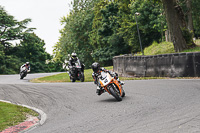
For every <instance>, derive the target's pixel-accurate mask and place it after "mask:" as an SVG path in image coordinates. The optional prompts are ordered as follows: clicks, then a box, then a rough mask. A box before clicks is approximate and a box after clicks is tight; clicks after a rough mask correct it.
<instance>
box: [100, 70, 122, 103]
mask: <svg viewBox="0 0 200 133" xmlns="http://www.w3.org/2000/svg"><path fill="white" fill-rule="evenodd" d="M98 80H99V82H100V84H101V87H103V88H104V90H105V91H107V92H108V93H109V94H111V95H112V96H113V97H115V98H116V99H117V100H118V101H122V97H124V96H125V91H124V89H123V87H122V85H121V84H120V83H119V82H118V81H117V80H116V79H115V78H114V77H112V76H111V75H110V74H109V73H108V72H101V75H99V76H98Z"/></svg>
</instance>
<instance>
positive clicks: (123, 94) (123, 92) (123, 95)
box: [122, 88, 125, 97]
mask: <svg viewBox="0 0 200 133" xmlns="http://www.w3.org/2000/svg"><path fill="white" fill-rule="evenodd" d="M122 97H125V91H124V89H123V88H122Z"/></svg>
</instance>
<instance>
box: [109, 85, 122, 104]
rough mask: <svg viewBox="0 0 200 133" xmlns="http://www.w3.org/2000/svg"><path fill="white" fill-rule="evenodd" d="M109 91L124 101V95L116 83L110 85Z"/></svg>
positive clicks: (118, 99)
mask: <svg viewBox="0 0 200 133" xmlns="http://www.w3.org/2000/svg"><path fill="white" fill-rule="evenodd" d="M109 91H110V93H111V95H112V96H113V97H115V99H117V101H122V97H121V96H120V92H119V90H118V88H116V86H115V85H110V86H109Z"/></svg>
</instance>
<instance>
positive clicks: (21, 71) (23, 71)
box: [20, 67, 28, 79]
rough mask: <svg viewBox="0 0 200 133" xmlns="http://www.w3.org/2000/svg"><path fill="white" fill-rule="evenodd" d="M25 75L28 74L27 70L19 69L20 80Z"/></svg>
mask: <svg viewBox="0 0 200 133" xmlns="http://www.w3.org/2000/svg"><path fill="white" fill-rule="evenodd" d="M27 73H28V70H27V68H26V67H23V68H21V69H20V79H23V78H24V77H26V75H27Z"/></svg>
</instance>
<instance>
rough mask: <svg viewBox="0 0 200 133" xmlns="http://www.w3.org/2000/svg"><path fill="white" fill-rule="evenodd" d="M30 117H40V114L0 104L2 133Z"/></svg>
mask: <svg viewBox="0 0 200 133" xmlns="http://www.w3.org/2000/svg"><path fill="white" fill-rule="evenodd" d="M28 115H32V116H38V113H36V112H35V111H33V110H31V109H28V108H26V107H22V106H19V105H14V104H10V103H5V102H0V131H3V130H4V129H7V128H9V127H11V126H14V125H17V124H19V123H21V122H23V121H25V120H26V119H27V116H28Z"/></svg>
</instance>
